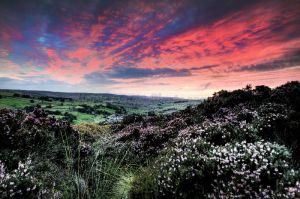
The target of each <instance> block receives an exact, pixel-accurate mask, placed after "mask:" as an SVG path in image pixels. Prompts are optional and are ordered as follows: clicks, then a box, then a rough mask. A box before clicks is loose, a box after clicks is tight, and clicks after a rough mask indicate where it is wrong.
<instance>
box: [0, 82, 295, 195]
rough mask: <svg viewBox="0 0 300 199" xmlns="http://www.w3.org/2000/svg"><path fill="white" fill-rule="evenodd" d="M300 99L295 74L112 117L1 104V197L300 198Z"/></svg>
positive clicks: (83, 109)
mask: <svg viewBox="0 0 300 199" xmlns="http://www.w3.org/2000/svg"><path fill="white" fill-rule="evenodd" d="M14 97H15V98H18V97H21V96H14ZM25 97H26V98H25ZM25 97H24V96H23V97H22V99H21V101H20V103H21V102H22V103H23V100H24V99H29V98H28V97H27V96H25ZM2 99H3V98H2ZM34 100H37V99H34ZM39 100H40V99H39ZM43 100H44V101H45V100H46V101H47V100H53V99H49V98H47V99H46V98H43ZM73 100H74V99H73ZM66 101H67V99H65V101H64V102H63V103H66ZM299 102H300V83H299V82H289V83H287V84H284V85H282V86H279V87H277V88H274V89H270V88H268V87H266V86H257V87H255V88H251V86H247V87H246V88H243V89H240V90H235V91H220V92H218V93H215V94H214V95H213V96H212V97H210V98H208V99H206V100H204V101H203V102H202V103H200V104H199V105H197V106H194V107H187V108H186V109H184V110H181V111H176V112H174V113H171V114H159V113H157V112H155V111H154V112H151V113H149V114H142V115H141V114H137V113H134V114H129V113H128V112H127V113H126V114H125V116H124V118H123V119H122V120H121V121H119V122H114V123H105V124H103V123H102V124H97V123H76V124H74V123H73V124H72V123H71V122H70V120H69V119H68V118H67V117H61V118H57V117H56V118H55V117H53V116H52V114H51V113H49V112H48V111H47V108H45V107H42V108H41V107H40V106H33V107H32V108H31V109H28V110H27V111H26V110H20V109H21V108H22V107H21V108H20V109H1V110H0V197H1V198H133V199H135V198H153V199H155V198H195V199H196V198H299V197H300V169H299V163H300V134H299V132H300V106H299ZM70 103H71V101H70ZM74 103H77V102H74ZM78 106H80V107H77V108H78V110H80V111H81V112H90V111H93V110H92V107H98V108H99V107H100V106H101V105H91V104H89V105H88V104H86V105H83V104H81V105H78ZM105 107H107V106H105ZM109 107H111V108H112V107H113V106H111V105H109ZM125 107H126V106H125ZM100 108H102V106H101V107H100ZM48 109H49V108H48ZM119 111H122V110H121V109H120V110H119ZM99 114H100V113H99Z"/></svg>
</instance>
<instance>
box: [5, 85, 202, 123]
mask: <svg viewBox="0 0 300 199" xmlns="http://www.w3.org/2000/svg"><path fill="white" fill-rule="evenodd" d="M0 96H1V98H0V108H12V109H22V110H27V111H28V112H29V111H31V110H32V109H33V108H34V107H39V106H40V107H42V108H43V109H45V110H46V111H47V112H48V113H49V115H51V116H54V117H56V118H64V117H65V118H69V119H70V120H71V121H72V122H73V123H107V122H114V121H119V120H121V119H122V118H123V117H124V116H125V115H128V114H134V113H135V114H142V115H147V114H151V113H155V114H169V113H172V112H175V111H178V110H183V109H185V108H186V107H187V106H194V105H196V104H199V102H200V101H199V100H183V99H178V98H152V97H141V96H123V95H111V94H88V93H87V94H82V93H57V92H45V91H19V90H18V91H17V90H1V91H0Z"/></svg>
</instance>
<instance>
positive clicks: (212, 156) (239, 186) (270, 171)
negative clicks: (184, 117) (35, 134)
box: [133, 138, 300, 198]
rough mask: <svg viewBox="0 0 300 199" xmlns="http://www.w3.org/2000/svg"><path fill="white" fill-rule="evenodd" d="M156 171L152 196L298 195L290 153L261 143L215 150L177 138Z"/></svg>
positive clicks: (192, 141) (277, 145)
mask: <svg viewBox="0 0 300 199" xmlns="http://www.w3.org/2000/svg"><path fill="white" fill-rule="evenodd" d="M152 169H155V170H156V172H155V173H153V175H154V178H153V177H151V176H150V177H148V179H152V181H151V182H152V186H154V185H155V184H158V187H157V188H158V190H157V192H156V193H152V196H153V197H154V198H295V197H299V196H300V195H299V194H300V189H299V170H297V169H296V168H294V166H293V164H292V159H291V154H290V152H289V150H288V149H287V148H286V147H284V146H282V145H279V144H276V143H270V142H265V141H263V140H262V141H257V142H254V143H247V142H245V141H243V142H241V143H228V144H225V145H224V146H214V145H212V144H211V143H209V142H206V141H205V140H203V139H201V138H195V139H182V140H180V141H179V140H178V142H176V144H175V145H174V147H173V148H172V149H171V150H168V151H167V152H166V153H165V154H162V156H161V157H160V158H159V159H158V160H157V162H156V164H155V165H154V167H153V168H152ZM142 175H144V174H142ZM141 180H143V181H145V180H144V179H143V178H142V179H141ZM135 184H143V182H135ZM145 189H146V188H145ZM135 190H138V191H139V192H143V191H141V190H139V189H133V191H135ZM154 190H155V189H154ZM154 190H152V192H153V191H154ZM144 191H145V192H147V189H146V190H144ZM148 193H149V190H148ZM135 194H136V193H135V192H134V193H133V195H135Z"/></svg>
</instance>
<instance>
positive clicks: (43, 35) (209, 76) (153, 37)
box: [0, 0, 300, 98]
mask: <svg viewBox="0 0 300 199" xmlns="http://www.w3.org/2000/svg"><path fill="white" fill-rule="evenodd" d="M299 10H300V1H299V0H282V1H279V0H273V1H271V0H264V1H255V0H243V1H241V0H226V1H225V0H224V1H220V0H152V1H151V0H118V1H116V0H26V1H25V0H1V1H0V88H9V89H24V90H48V91H61V92H92V93H115V94H129V95H149V96H176V97H184V98H203V97H207V96H210V95H212V94H213V93H214V92H216V91H219V90H221V89H225V90H233V89H238V88H242V87H245V86H246V85H247V84H251V85H252V86H256V85H267V86H270V87H276V86H279V85H281V84H283V83H286V82H287V81H293V80H299V81H300V11H299Z"/></svg>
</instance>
